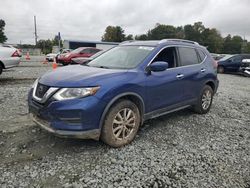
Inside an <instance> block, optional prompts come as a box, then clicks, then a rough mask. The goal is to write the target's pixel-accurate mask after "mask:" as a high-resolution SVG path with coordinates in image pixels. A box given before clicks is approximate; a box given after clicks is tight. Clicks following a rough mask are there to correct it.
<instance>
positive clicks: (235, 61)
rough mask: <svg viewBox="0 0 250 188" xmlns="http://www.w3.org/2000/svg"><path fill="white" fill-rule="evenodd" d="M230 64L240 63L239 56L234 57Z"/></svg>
mask: <svg viewBox="0 0 250 188" xmlns="http://www.w3.org/2000/svg"><path fill="white" fill-rule="evenodd" d="M231 60H232V62H234V63H237V62H240V61H241V56H236V57H232V58H231Z"/></svg>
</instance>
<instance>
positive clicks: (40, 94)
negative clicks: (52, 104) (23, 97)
mask: <svg viewBox="0 0 250 188" xmlns="http://www.w3.org/2000/svg"><path fill="white" fill-rule="evenodd" d="M49 88H50V87H49V86H46V85H43V84H40V83H38V84H37V87H36V92H35V95H36V97H38V98H40V99H41V98H43V96H44V94H45V93H46V92H47V91H48V90H49Z"/></svg>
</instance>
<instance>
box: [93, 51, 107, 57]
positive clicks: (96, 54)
mask: <svg viewBox="0 0 250 188" xmlns="http://www.w3.org/2000/svg"><path fill="white" fill-rule="evenodd" d="M104 52H105V51H100V52H97V53H95V54H94V55H92V56H91V58H92V59H95V58H97V57H98V56H99V55H101V54H103V53H104Z"/></svg>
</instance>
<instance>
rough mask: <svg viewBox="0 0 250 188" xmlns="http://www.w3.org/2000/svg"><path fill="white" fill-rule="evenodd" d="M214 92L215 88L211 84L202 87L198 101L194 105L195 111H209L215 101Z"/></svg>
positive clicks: (200, 112)
mask: <svg viewBox="0 0 250 188" xmlns="http://www.w3.org/2000/svg"><path fill="white" fill-rule="evenodd" d="M213 94H214V92H213V89H212V88H211V87H210V86H209V85H205V86H204V88H203V89H202V92H201V95H200V97H199V99H198V102H197V104H196V105H195V107H194V111H195V112H197V113H199V114H205V113H207V112H209V110H210V108H211V105H212V101H213Z"/></svg>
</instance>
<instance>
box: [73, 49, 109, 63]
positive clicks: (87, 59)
mask: <svg viewBox="0 0 250 188" xmlns="http://www.w3.org/2000/svg"><path fill="white" fill-rule="evenodd" d="M104 52H105V51H103V50H102V51H99V52H97V53H96V54H94V55H92V56H90V57H76V58H72V60H71V64H84V63H88V62H90V61H92V60H93V59H95V58H97V57H98V56H100V55H101V54H103V53H104Z"/></svg>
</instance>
